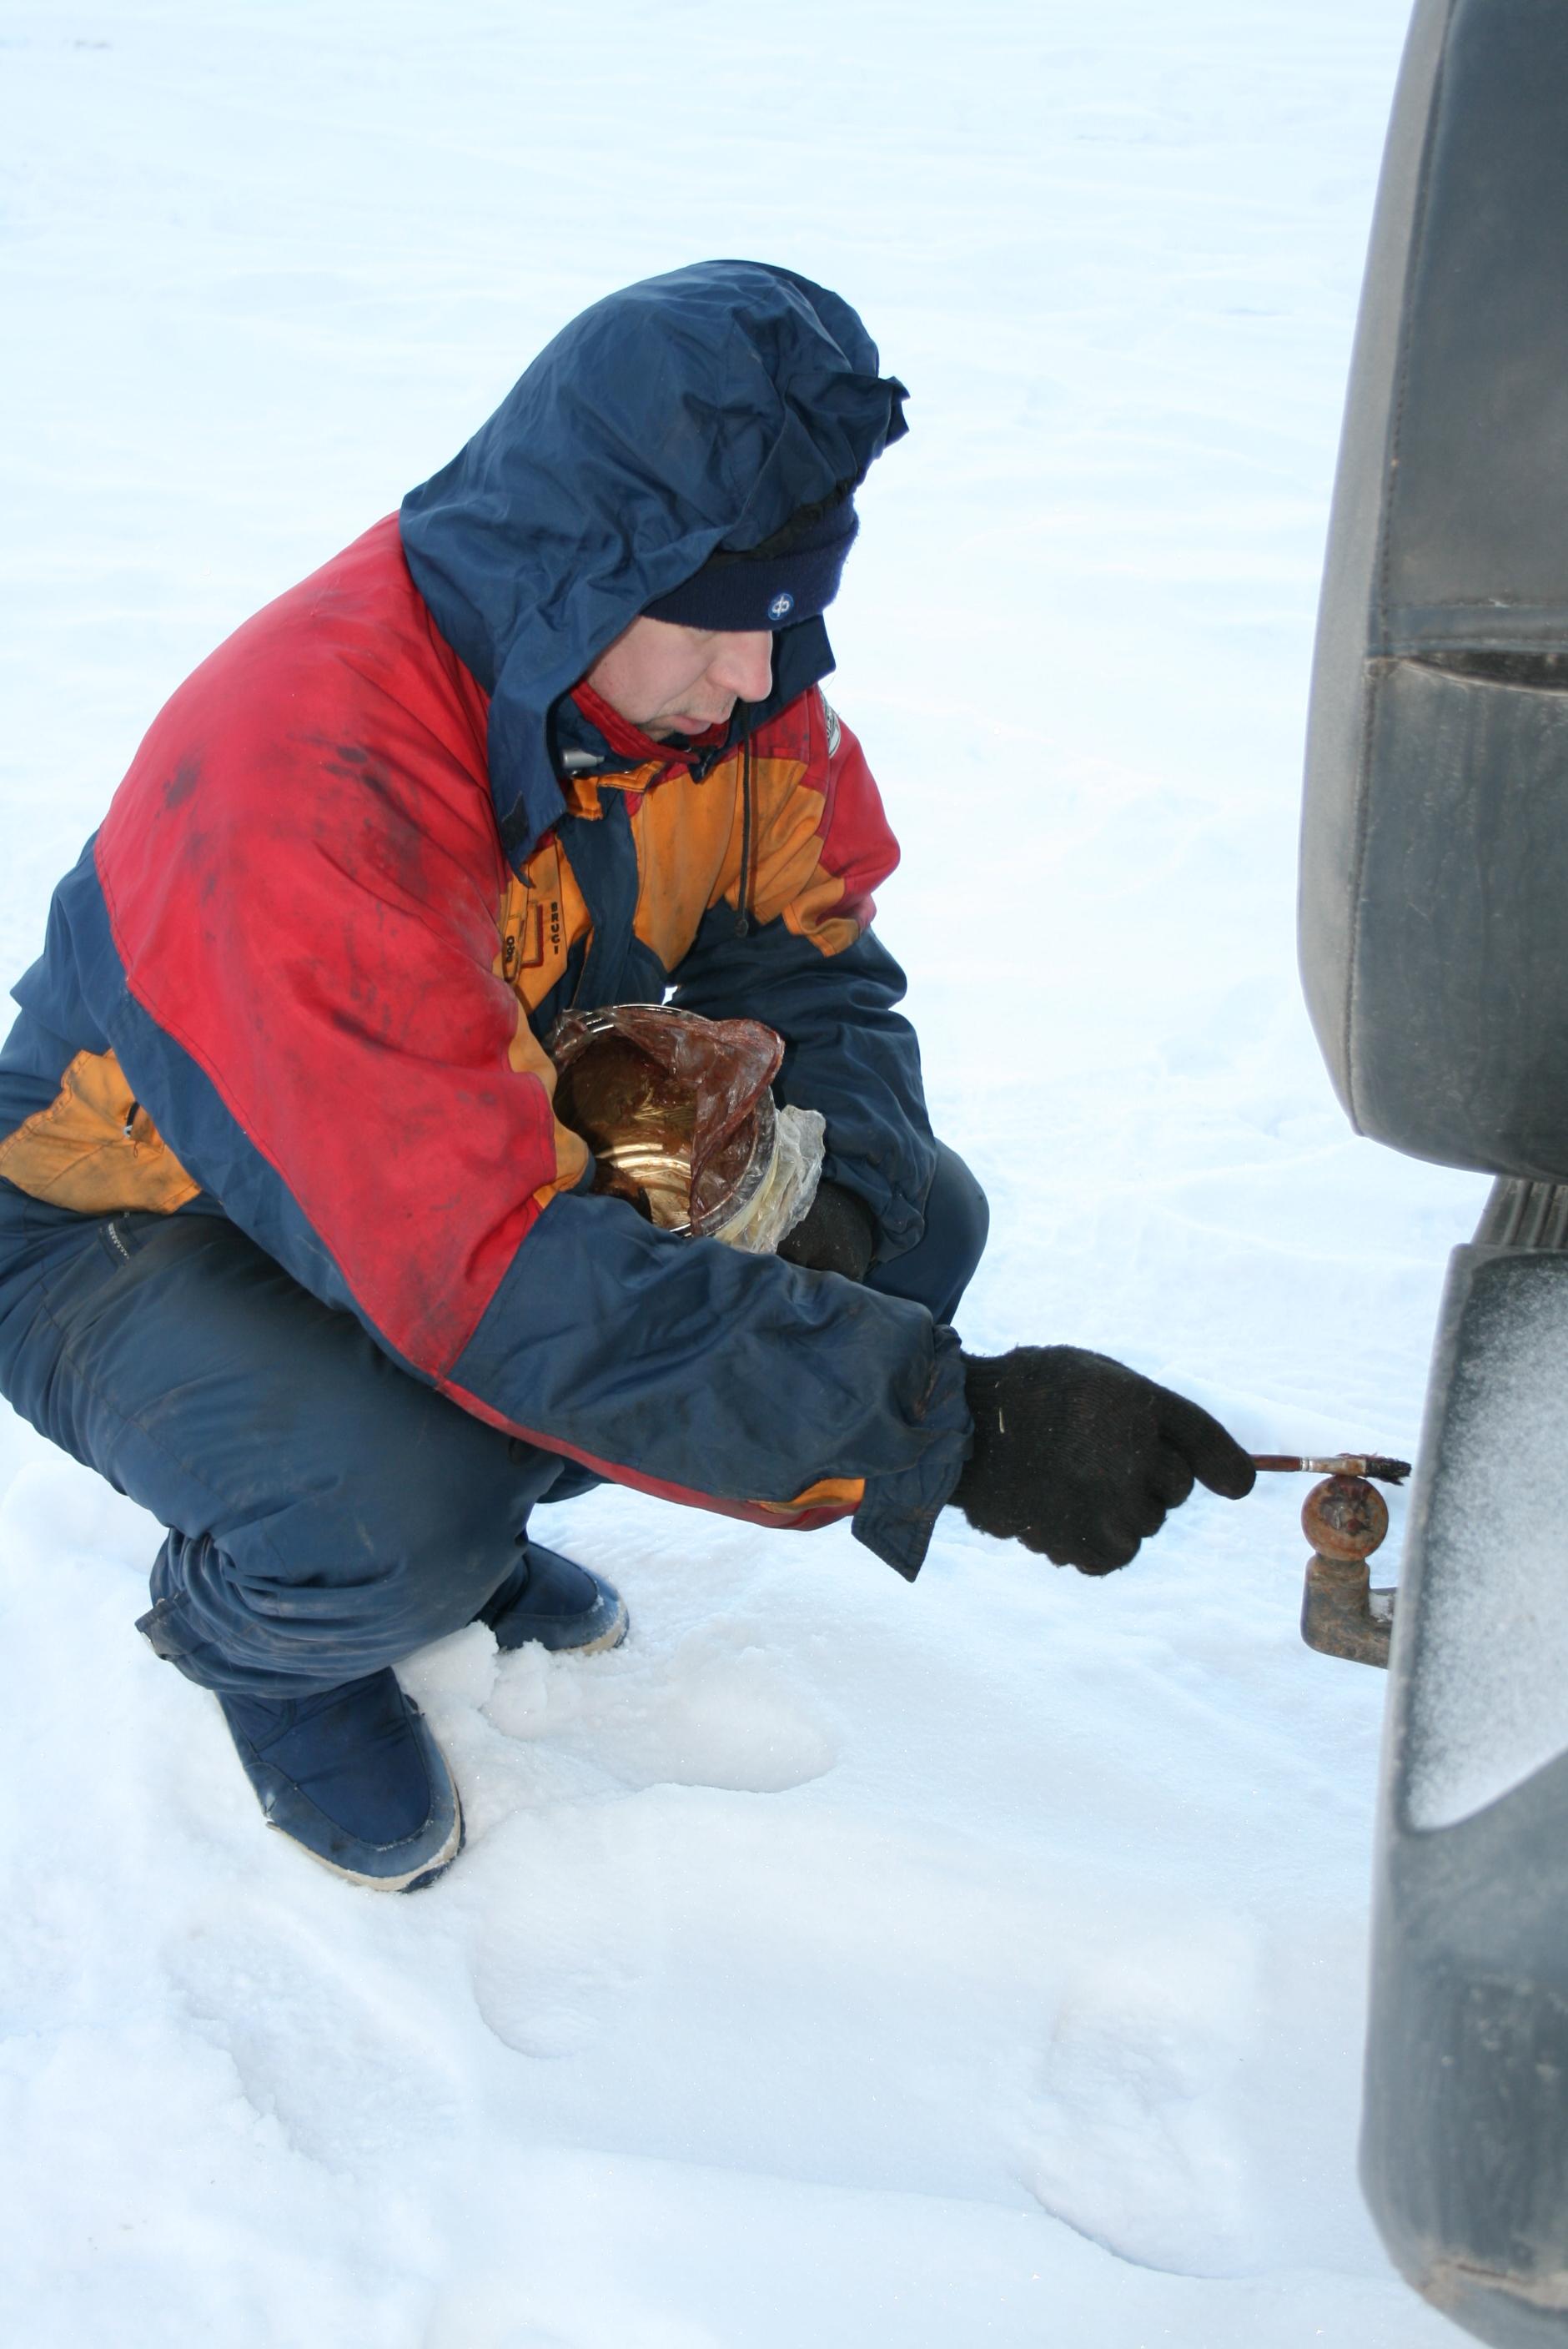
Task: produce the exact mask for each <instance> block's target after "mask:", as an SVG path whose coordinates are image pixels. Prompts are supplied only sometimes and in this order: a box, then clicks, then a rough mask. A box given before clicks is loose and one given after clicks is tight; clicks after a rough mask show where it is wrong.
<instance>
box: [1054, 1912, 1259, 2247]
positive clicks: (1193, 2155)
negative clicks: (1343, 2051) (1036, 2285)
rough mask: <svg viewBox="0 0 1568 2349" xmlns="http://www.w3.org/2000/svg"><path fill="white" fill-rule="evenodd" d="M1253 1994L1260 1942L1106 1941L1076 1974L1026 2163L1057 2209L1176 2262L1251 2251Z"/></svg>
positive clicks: (1084, 2229) (1114, 2240)
mask: <svg viewBox="0 0 1568 2349" xmlns="http://www.w3.org/2000/svg"><path fill="white" fill-rule="evenodd" d="M1253 2003H1254V1992H1253V1979H1252V1962H1251V1952H1250V1951H1248V1950H1245V1949H1243V1948H1241V1947H1239V1946H1238V1945H1237V1942H1236V1940H1235V1939H1234V1937H1231V1936H1228V1935H1224V1934H1220V1935H1215V1934H1212V1933H1208V1932H1205V1931H1204V1930H1202V1929H1200V1930H1199V1931H1198V1933H1197V1934H1196V1935H1195V1936H1193V1937H1192V1938H1190V1939H1183V1940H1181V1941H1180V1942H1171V1943H1161V1944H1160V1945H1158V1946H1156V1945H1154V1944H1150V1943H1147V1942H1146V1943H1144V1944H1142V1945H1141V1946H1140V1947H1137V1948H1134V1949H1130V1950H1119V1951H1111V1952H1109V1953H1106V1954H1105V1955H1103V1956H1101V1957H1100V1958H1099V1960H1098V1961H1097V1962H1096V1964H1095V1966H1094V1969H1093V1971H1092V1974H1091V1973H1090V1972H1089V1971H1088V1970H1086V1971H1084V1973H1083V1974H1082V1975H1081V1976H1080V1977H1079V1979H1078V1982H1076V1983H1074V1984H1072V1985H1070V1986H1069V1989H1068V1995H1067V1997H1066V1999H1065V2000H1064V2002H1063V2005H1062V2008H1061V2010H1060V2012H1059V2013H1058V2015H1057V2023H1056V2029H1055V2033H1054V2034H1053V2037H1052V2041H1051V2044H1050V2046H1049V2048H1048V2050H1047V2054H1046V2056H1045V2058H1044V2061H1043V2064H1042V2065H1041V2079H1040V2085H1039V2088H1038V2091H1037V2095H1036V2097H1035V2098H1034V2100H1033V2109H1032V2113H1031V2119H1030V2125H1029V2129H1028V2135H1027V2139H1026V2147H1025V2153H1024V2160H1023V2165H1022V2168H1023V2177H1024V2182H1025V2183H1026V2185H1027V2187H1028V2188H1029V2189H1030V2191H1031V2192H1032V2193H1033V2194H1034V2195H1035V2196H1036V2198H1037V2200H1038V2201H1039V2202H1040V2203H1042V2204H1043V2205H1044V2207H1045V2209H1047V2210H1048V2211H1049V2212H1050V2213H1051V2214H1052V2216H1053V2217H1055V2218H1058V2219H1061V2220H1064V2221H1065V2222H1066V2223H1067V2224H1068V2226H1069V2227H1073V2228H1075V2229H1076V2230H1078V2233H1079V2234H1082V2235H1086V2236H1088V2238H1089V2239H1090V2240H1092V2241H1094V2242H1097V2243H1100V2244H1102V2245H1103V2246H1104V2247H1105V2249H1106V2250H1108V2251H1113V2252H1115V2253H1116V2255H1117V2256H1118V2257H1119V2258H1120V2259H1124V2260H1130V2261H1135V2262H1136V2263H1137V2264H1138V2265H1140V2266H1142V2267H1150V2268H1160V2269H1163V2270H1167V2271H1170V2272H1171V2273H1173V2274H1177V2275H1233V2274H1235V2273H1237V2272H1241V2271H1246V2270H1247V2269H1248V2268H1249V2267H1250V2266H1251V2265H1252V2264H1253V2243H1254V2238H1255V2231H1256V2230H1255V2226H1254V2224H1253V2212H1252V2209H1251V2207H1250V2194H1249V2187H1248V2180H1249V2178H1250V2176H1251V2174H1252V2165H1251V2162H1250V2160H1249V2158H1248V2151H1247V2147H1246V2144H1245V2141H1244V2136H1245V2132H1244V2128H1243V2124H1242V2119H1241V2116H1240V2113H1239V2110H1238V2106H1239V2103H1240V2087H1241V2075H1242V2072H1243V2066H1244V2064H1245V2054H1246V2050H1245V2040H1246V2033H1247V2017H1248V2015H1249V2013H1250V2012H1251V2010H1252V2007H1253Z"/></svg>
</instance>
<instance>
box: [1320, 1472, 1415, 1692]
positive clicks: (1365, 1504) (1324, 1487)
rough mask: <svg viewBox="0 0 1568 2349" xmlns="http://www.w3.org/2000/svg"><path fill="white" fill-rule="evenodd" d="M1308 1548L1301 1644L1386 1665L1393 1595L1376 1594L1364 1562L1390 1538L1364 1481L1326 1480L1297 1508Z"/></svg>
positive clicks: (1379, 1502) (1381, 1507)
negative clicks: (1386, 1535) (1299, 1508)
mask: <svg viewBox="0 0 1568 2349" xmlns="http://www.w3.org/2000/svg"><path fill="white" fill-rule="evenodd" d="M1301 1527H1302V1531H1303V1532H1304V1533H1305V1536H1306V1538H1307V1540H1308V1541H1309V1542H1310V1543H1311V1545H1312V1556H1311V1557H1309V1558H1308V1560H1307V1562H1306V1588H1305V1590H1304V1592H1303V1593H1302V1601H1301V1636H1302V1638H1303V1639H1304V1640H1305V1641H1306V1644H1307V1646H1308V1647H1309V1648H1316V1649H1317V1650H1318V1651H1320V1652H1321V1653H1322V1654H1324V1655H1326V1656H1347V1657H1348V1658H1349V1659H1350V1660H1351V1661H1352V1662H1354V1663H1358V1664H1382V1665H1384V1666H1385V1667H1386V1666H1387V1661H1388V1640H1389V1635H1390V1633H1391V1631H1392V1630H1393V1626H1394V1593H1393V1591H1392V1590H1374V1589H1373V1588H1372V1578H1371V1573H1370V1571H1369V1569H1368V1567H1367V1559H1368V1558H1369V1557H1371V1555H1372V1553H1373V1551H1374V1550H1375V1549H1376V1548H1377V1547H1378V1545H1379V1543H1380V1542H1381V1541H1382V1539H1383V1537H1384V1535H1385V1534H1386V1533H1387V1530H1388V1505H1387V1502H1386V1501H1385V1500H1384V1498H1383V1495H1382V1494H1381V1493H1380V1492H1379V1491H1378V1490H1377V1486H1376V1485H1369V1484H1368V1483H1367V1479H1366V1477H1365V1476H1344V1475H1341V1476H1326V1477H1325V1478H1324V1480H1323V1482H1322V1484H1321V1485H1314V1486H1313V1488H1312V1490H1311V1492H1310V1493H1309V1494H1308V1495H1307V1496H1306V1499H1305V1502H1304V1503H1303V1504H1302V1511H1301Z"/></svg>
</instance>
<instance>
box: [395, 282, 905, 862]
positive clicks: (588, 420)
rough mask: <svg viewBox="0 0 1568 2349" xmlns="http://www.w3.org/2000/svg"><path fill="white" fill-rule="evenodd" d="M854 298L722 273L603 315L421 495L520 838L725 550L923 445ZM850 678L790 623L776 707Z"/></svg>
mask: <svg viewBox="0 0 1568 2349" xmlns="http://www.w3.org/2000/svg"><path fill="white" fill-rule="evenodd" d="M879 366H880V361H879V359H878V357H877V348H876V345H875V344H874V343H873V342H872V339H871V337H870V336H869V335H868V334H867V333H866V330H865V328H864V327H863V326H861V322H860V319H859V318H858V317H857V316H856V315H855V313H854V312H853V310H851V308H850V306H849V305H848V303H846V302H841V301H840V299H839V297H838V295H836V294H830V293H828V292H827V291H826V289H825V288H824V287H822V286H820V285H812V284H811V283H810V279H809V278H805V277H797V276H796V275H795V274H793V273H792V272H791V271H789V270H787V269H774V268H770V267H769V266H768V265H766V264H763V263H761V262H755V261H706V262H699V263H697V264H696V265H695V266H693V267H692V268H690V269H676V270H672V271H671V272H670V273H669V274H668V275H667V276H664V277H650V278H648V279H646V280H645V282H644V283H643V284H642V285H628V286H627V287H625V288H624V291H623V292H621V293H619V294H612V295H608V296H607V297H606V298H605V299H604V300H603V302H596V303H595V304H594V305H593V308H592V309H589V310H584V311H583V315H582V316H581V317H578V318H574V319H573V321H572V324H571V325H570V326H566V327H564V328H562V332H561V333H560V334H559V335H557V336H556V337H555V339H554V341H553V342H552V343H550V344H548V345H547V346H546V347H545V348H544V350H542V352H541V353H540V355H539V357H538V358H536V359H535V360H534V362H533V365H532V366H531V367H530V368H529V369H528V372H527V373H526V375H524V376H523V377H522V378H521V380H520V381H519V382H518V383H516V384H515V385H514V386H513V388H512V389H511V391H510V392H509V393H508V395H507V397H506V398H505V399H504V400H503V401H502V402H501V404H500V407H499V408H498V409H497V410H496V412H495V414H494V415H493V416H492V417H491V418H490V421H489V423H488V424H485V425H482V426H481V427H480V430H479V431H478V432H476V433H475V435H474V437H473V439H472V440H470V441H469V444H468V446H467V448H466V449H464V450H461V452H460V453H459V455H458V456H456V457H454V458H453V460H452V461H451V463H450V464H449V465H447V466H444V467H443V468H442V470H441V471H440V472H438V473H436V474H434V475H433V476H432V477H431V479H430V480H429V481H426V482H424V483H422V484H421V486H420V487H419V488H418V489H417V490H410V492H408V495H407V497H406V498H405V499H404V501H403V507H402V514H401V527H402V534H403V548H404V553H405V554H406V555H407V561H408V567H409V570H410V571H411V572H412V574H413V576H414V583H415V585H416V586H417V587H418V590H419V593H420V594H421V595H423V597H424V599H425V601H426V603H427V604H428V605H429V607H430V610H431V613H432V614H433V616H434V617H435V621H436V625H437V626H438V628H439V629H440V631H441V634H442V635H443V636H445V638H446V639H447V642H448V643H449V645H450V646H451V647H452V649H453V651H454V652H456V653H457V655H458V657H459V659H460V660H462V661H463V663H464V664H465V666H466V667H468V668H469V669H470V670H471V671H472V672H473V674H474V676H475V677H476V678H478V679H479V681H480V684H481V685H482V686H483V687H484V688H485V690H486V691H487V692H488V693H489V694H490V789H491V792H493V794H494V797H495V805H496V816H497V820H498V822H499V823H500V834H501V840H502V843H504V845H505V847H506V850H507V853H508V854H509V855H510V856H511V859H512V861H513V863H514V864H521V861H522V859H523V858H524V857H526V855H527V854H528V853H529V851H530V850H531V848H532V846H533V844H534V843H535V842H536V841H537V840H538V839H539V838H540V836H541V834H542V833H545V832H547V831H548V830H549V828H550V826H551V825H552V823H555V822H556V821H557V819H558V818H559V816H560V813H561V805H562V802H561V787H560V784H559V782H558V781H557V780H556V776H555V771H554V766H553V761H552V754H551V747H550V741H549V733H548V720H549V715H550V710H551V708H552V704H553V703H554V702H556V701H558V700H559V699H560V698H561V696H562V694H564V693H567V692H569V691H570V690H571V688H572V687H573V686H574V685H575V684H576V683H577V681H578V679H579V678H581V677H582V676H583V674H584V672H585V671H586V670H588V669H589V668H591V667H593V663H594V661H595V660H597V658H598V657H599V655H600V654H601V653H602V652H603V651H604V649H605V648H606V647H607V646H609V645H611V644H612V643H614V639H615V638H616V637H617V636H619V635H620V634H621V631H622V630H623V629H624V627H626V626H629V625H630V623H631V622H632V621H633V620H634V619H635V618H636V616H637V615H638V613H639V612H641V611H643V610H644V609H645V606H646V605H649V604H650V603H652V602H653V601H654V599H655V597H656V596H659V595H667V594H668V593H669V592H670V590H671V589H672V588H674V587H676V586H678V585H680V583H681V581H682V580H684V579H689V578H690V576H691V574H692V573H693V572H694V571H696V569H697V568H698V567H699V566H700V565H701V564H703V563H705V562H706V561H707V557H708V555H709V554H712V552H713V550H714V548H715V547H716V546H717V545H718V544H719V543H721V542H723V543H725V544H727V545H729V546H737V547H747V546H755V545H757V544H758V543H759V542H760V541H761V540H763V539H765V538H769V537H770V536H771V535H772V533H774V532H775V531H776V530H778V529H779V528H780V527H781V526H782V525H783V523H785V522H787V521H788V519H789V515H790V514H791V513H793V512H794V511H795V509H796V507H797V506H799V505H804V504H807V503H809V502H814V501H815V500H817V499H820V498H826V497H829V496H830V494H831V493H832V492H833V490H834V488H835V487H836V486H837V484H839V483H840V482H841V481H860V480H861V479H862V478H863V476H864V474H865V472H866V471H867V469H868V467H869V466H870V465H871V464H872V460H873V459H875V458H876V457H879V456H880V455H881V453H882V450H883V449H884V448H885V447H886V446H887V444H888V442H889V441H890V440H898V439H899V438H900V436H901V435H902V434H903V431H904V429H906V428H905V425H904V420H903V400H904V398H905V396H906V395H905V393H904V389H903V385H902V384H900V383H898V382H896V381H895V380H894V379H893V378H891V377H883V376H882V375H880V374H879V373H878V368H879ZM831 667H832V656H831V654H830V651H829V649H828V639H827V632H826V630H825V628H824V627H823V625H822V623H821V621H820V620H806V621H802V622H801V623H800V624H799V626H798V627H793V628H782V629H780V630H779V635H778V638H777V640H776V653H775V676H776V680H777V682H776V688H775V698H776V699H777V698H779V693H780V692H781V691H783V690H784V689H785V688H788V692H789V698H793V696H794V694H795V693H798V692H799V691H801V690H802V689H803V688H804V686H805V685H807V684H809V683H810V681H811V679H812V678H814V677H821V676H825V675H826V674H827V672H828V671H829V670H830V668H831Z"/></svg>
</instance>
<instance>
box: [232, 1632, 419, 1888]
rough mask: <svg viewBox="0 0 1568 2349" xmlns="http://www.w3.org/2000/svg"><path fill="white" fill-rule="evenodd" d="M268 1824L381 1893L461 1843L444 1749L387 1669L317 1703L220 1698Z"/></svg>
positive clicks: (413, 1880)
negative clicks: (442, 1749)
mask: <svg viewBox="0 0 1568 2349" xmlns="http://www.w3.org/2000/svg"><path fill="white" fill-rule="evenodd" d="M218 1702H219V1703H220V1704H221V1705H222V1708H223V1717H224V1719H225V1720H226V1721H227V1723H228V1724H229V1733H230V1735H231V1736H232V1738H233V1741H234V1744H235V1745H236V1747H237V1748H238V1750H239V1755H240V1759H241V1761H242V1763H243V1764H244V1765H245V1775H246V1776H247V1777H248V1778H249V1780H250V1782H251V1784H252V1785H253V1787H254V1788H255V1790H256V1793H257V1795H258V1796H259V1797H260V1800H261V1806H262V1809H263V1813H264V1814H265V1816H266V1822H267V1825H268V1826H270V1827H276V1828H278V1829H279V1830H280V1832H281V1833H282V1834H284V1835H286V1836H289V1837H292V1838H293V1839H294V1842H295V1843H297V1844H298V1845H299V1846H300V1847H301V1848H302V1849H303V1850H304V1851H307V1852H308V1853H309V1854H310V1856H311V1857H312V1859H319V1860H320V1862H321V1864H322V1866H323V1867H324V1868H331V1869H332V1870H333V1872H334V1873H335V1875H338V1876H346V1877H347V1878H348V1880H349V1882H350V1883H351V1884H364V1885H367V1886H369V1887H370V1889H372V1890H373V1891H377V1892H418V1891H419V1890H420V1889H422V1887H424V1886H425V1885H427V1884H432V1883H434V1881H435V1879H436V1878H437V1877H438V1876H439V1875H440V1874H441V1872H442V1870H443V1869H444V1868H449V1867H450V1865H451V1863H452V1861H453V1860H454V1859H456V1857H457V1856H458V1854H459V1851H461V1849H462V1847H463V1811H462V1805H461V1804H460V1803H459V1800H458V1790H457V1788H456V1787H455V1786H454V1785H453V1784H452V1776H451V1772H450V1771H449V1769H448V1767H447V1764H446V1759H445V1756H444V1755H443V1754H442V1752H441V1749H440V1747H439V1746H438V1744H437V1743H436V1741H435V1739H434V1738H433V1737H432V1736H431V1734H430V1732H429V1730H428V1727H427V1726H426V1723H425V1717H424V1715H423V1714H422V1713H421V1712H420V1711H419V1708H418V1705H417V1704H416V1703H415V1702H414V1700H413V1698H412V1697H411V1696H408V1695H407V1694H406V1693H405V1692H404V1691H403V1690H402V1689H401V1688H400V1687H399V1686H398V1684H397V1679H396V1677H395V1676H394V1675H393V1673H391V1672H390V1671H380V1672H372V1673H371V1674H370V1676H369V1678H368V1679H366V1680H362V1681H348V1682H345V1684H344V1686H343V1687H342V1688H335V1689H327V1690H325V1691H323V1692H321V1693H319V1694H317V1695H315V1696H304V1697H289V1698H285V1699H283V1700H281V1701H280V1700H277V1699H274V1698H271V1697H255V1696H221V1697H220V1698H219V1699H218Z"/></svg>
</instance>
